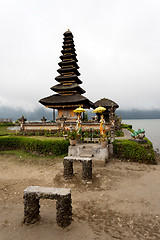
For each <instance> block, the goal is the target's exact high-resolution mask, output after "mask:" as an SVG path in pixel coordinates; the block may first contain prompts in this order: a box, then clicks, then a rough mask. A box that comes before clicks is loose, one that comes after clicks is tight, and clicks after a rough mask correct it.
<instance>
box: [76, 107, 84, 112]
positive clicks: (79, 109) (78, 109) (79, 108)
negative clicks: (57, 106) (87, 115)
mask: <svg viewBox="0 0 160 240" xmlns="http://www.w3.org/2000/svg"><path fill="white" fill-rule="evenodd" d="M73 112H75V113H82V112H85V110H84V109H83V108H82V107H78V108H76V109H75V110H74V111H73Z"/></svg>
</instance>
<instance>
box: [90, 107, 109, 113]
mask: <svg viewBox="0 0 160 240" xmlns="http://www.w3.org/2000/svg"><path fill="white" fill-rule="evenodd" d="M105 110H106V108H104V107H101V106H99V107H97V108H96V109H94V111H93V112H92V113H102V112H104V111H105Z"/></svg>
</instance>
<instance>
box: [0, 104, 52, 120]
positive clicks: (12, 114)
mask: <svg viewBox="0 0 160 240" xmlns="http://www.w3.org/2000/svg"><path fill="white" fill-rule="evenodd" d="M22 115H23V116H25V117H26V118H27V120H28V121H40V120H41V118H42V117H43V116H44V117H45V118H46V119H47V120H53V110H52V109H46V108H45V107H44V108H43V107H42V108H38V109H37V110H35V111H33V112H26V111H24V110H23V109H19V108H17V109H13V108H9V107H0V118H11V119H12V120H13V121H15V120H17V119H19V118H21V116H22Z"/></svg>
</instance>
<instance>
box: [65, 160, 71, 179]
mask: <svg viewBox="0 0 160 240" xmlns="http://www.w3.org/2000/svg"><path fill="white" fill-rule="evenodd" d="M63 166H64V178H65V179H69V178H72V177H73V162H72V161H71V160H68V159H63Z"/></svg>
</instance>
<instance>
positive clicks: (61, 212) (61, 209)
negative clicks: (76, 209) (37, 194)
mask: <svg viewBox="0 0 160 240" xmlns="http://www.w3.org/2000/svg"><path fill="white" fill-rule="evenodd" d="M71 203H72V200H71V194H68V195H66V196H60V197H58V199H57V202H56V209H57V212H56V221H57V225H58V226H59V227H62V228H65V227H67V226H68V225H70V224H71V222H72V206H71Z"/></svg>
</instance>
